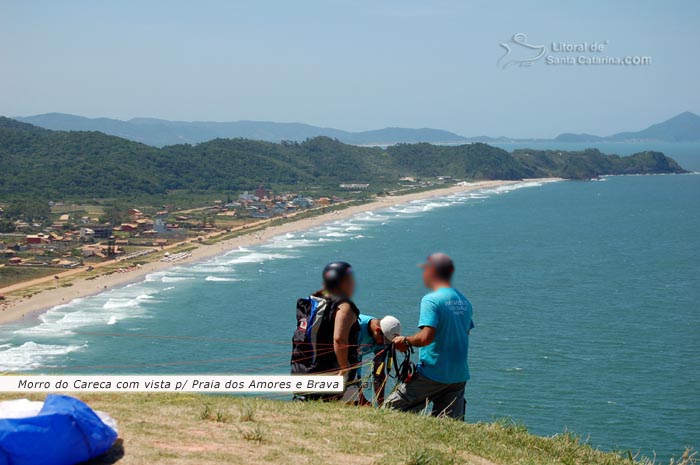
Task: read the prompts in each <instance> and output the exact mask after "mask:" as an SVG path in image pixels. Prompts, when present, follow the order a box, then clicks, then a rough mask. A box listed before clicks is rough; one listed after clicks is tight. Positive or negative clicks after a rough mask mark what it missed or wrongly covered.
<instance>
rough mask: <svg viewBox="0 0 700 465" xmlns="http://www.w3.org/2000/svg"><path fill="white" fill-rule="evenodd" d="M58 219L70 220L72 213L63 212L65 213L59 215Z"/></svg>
mask: <svg viewBox="0 0 700 465" xmlns="http://www.w3.org/2000/svg"><path fill="white" fill-rule="evenodd" d="M58 221H63V222H66V221H70V215H69V214H68V213H66V214H63V215H61V216H59V217H58Z"/></svg>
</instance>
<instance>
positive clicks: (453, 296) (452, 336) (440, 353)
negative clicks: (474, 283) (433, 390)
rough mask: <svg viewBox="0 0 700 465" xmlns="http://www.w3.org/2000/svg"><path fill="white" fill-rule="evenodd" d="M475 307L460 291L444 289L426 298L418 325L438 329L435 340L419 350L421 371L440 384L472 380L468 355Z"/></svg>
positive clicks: (421, 306) (422, 303)
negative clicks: (473, 307) (470, 378)
mask: <svg viewBox="0 0 700 465" xmlns="http://www.w3.org/2000/svg"><path fill="white" fill-rule="evenodd" d="M472 314H473V312H472V304H471V303H470V302H469V300H467V298H466V297H464V296H463V295H462V294H461V293H460V292H459V291H457V290H456V289H453V288H448V287H446V288H442V289H438V290H437V291H434V292H431V293H430V294H427V295H426V296H425V297H423V300H421V303H420V319H419V321H418V326H419V327H421V328H422V327H423V326H431V327H433V328H435V340H433V342H432V343H431V344H429V345H427V346H425V347H421V348H420V361H419V363H418V371H419V372H420V373H421V374H422V375H423V376H425V377H426V378H429V379H431V380H433V381H436V382H438V383H461V382H463V381H467V380H468V379H469V365H468V363H467V352H468V350H469V330H470V329H471V328H473V327H474V323H473V322H472Z"/></svg>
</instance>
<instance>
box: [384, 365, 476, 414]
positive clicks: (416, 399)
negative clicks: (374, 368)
mask: <svg viewBox="0 0 700 465" xmlns="http://www.w3.org/2000/svg"><path fill="white" fill-rule="evenodd" d="M466 386H467V383H466V382H461V383H451V384H445V383H438V382H436V381H433V380H431V379H428V378H426V377H425V376H423V375H421V374H420V373H417V372H416V373H415V374H414V375H413V379H411V381H410V382H408V383H401V384H399V385H398V386H397V387H396V389H395V390H394V392H392V393H391V394H390V395H389V397H387V398H386V401H384V406H385V407H387V408H393V409H396V410H401V411H404V412H420V411H422V410H427V408H428V404H430V402H432V403H433V409H432V410H431V412H430V413H431V415H434V416H446V417H449V418H454V419H459V420H463V419H464V412H465V409H466V403H467V402H466V400H464V391H465V389H466Z"/></svg>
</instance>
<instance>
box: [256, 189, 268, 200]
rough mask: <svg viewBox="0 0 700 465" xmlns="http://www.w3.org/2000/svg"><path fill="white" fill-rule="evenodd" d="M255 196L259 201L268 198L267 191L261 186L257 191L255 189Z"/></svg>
mask: <svg viewBox="0 0 700 465" xmlns="http://www.w3.org/2000/svg"><path fill="white" fill-rule="evenodd" d="M255 196H256V197H257V198H259V199H263V198H265V197H267V196H268V190H267V189H265V188H264V187H263V186H260V187H258V188H257V189H255Z"/></svg>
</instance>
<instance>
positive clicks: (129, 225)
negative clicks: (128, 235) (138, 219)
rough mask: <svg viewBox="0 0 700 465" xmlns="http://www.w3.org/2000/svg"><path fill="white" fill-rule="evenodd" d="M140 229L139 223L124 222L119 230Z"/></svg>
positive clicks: (132, 230) (130, 230)
mask: <svg viewBox="0 0 700 465" xmlns="http://www.w3.org/2000/svg"><path fill="white" fill-rule="evenodd" d="M138 229H139V225H138V223H122V224H121V225H120V226H119V230H120V231H123V232H134V231H137V230H138Z"/></svg>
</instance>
